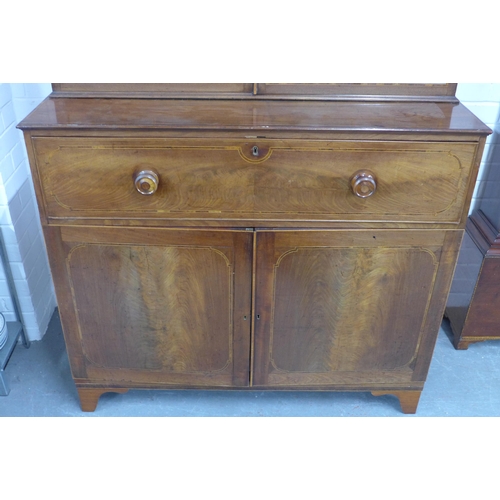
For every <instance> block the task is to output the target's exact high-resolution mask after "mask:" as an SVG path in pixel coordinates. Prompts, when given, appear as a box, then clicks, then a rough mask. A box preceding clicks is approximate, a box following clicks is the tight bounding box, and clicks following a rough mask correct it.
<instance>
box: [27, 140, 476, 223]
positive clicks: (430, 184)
mask: <svg viewBox="0 0 500 500" xmlns="http://www.w3.org/2000/svg"><path fill="white" fill-rule="evenodd" d="M33 143H34V148H35V153H36V158H37V169H38V174H39V176H40V181H41V184H42V189H43V195H44V203H45V206H46V211H47V215H48V217H49V218H51V219H56V218H67V217H71V218H115V217H116V218H149V219H151V218H155V219H176V220H182V219H186V220H192V219H198V220H210V219H211V220H216V219H220V218H223V219H229V220H235V221H238V220H243V219H252V220H253V219H257V220H270V221H271V220H290V221H293V220H304V219H315V220H320V221H321V220H324V221H335V220H346V221H356V220H363V221H378V220H380V221H398V222H406V221H411V222H443V223H455V224H457V223H458V222H459V221H460V217H461V215H462V210H463V204H464V200H465V198H466V195H467V190H468V183H469V177H470V171H471V168H472V164H473V158H474V155H475V152H476V144H475V143H460V144H456V143H449V142H443V143H439V142H436V143H435V142H423V143H415V142H370V141H366V142H363V141H357V142H344V141H342V142H334V141H300V140H288V141H286V140H273V141H270V140H263V139H252V140H249V141H242V140H233V141H231V140H221V139H213V140H210V141H207V140H195V139H186V140H181V139H179V140H167V139H102V138H77V139H75V138H46V137H37V138H35V139H34V140H33ZM141 171H150V172H154V173H155V174H156V175H157V176H158V187H157V191H156V192H155V193H154V194H151V195H141V194H140V193H139V191H138V190H137V189H136V187H135V183H134V176H135V175H137V174H138V173H139V172H141ZM360 171H362V172H365V171H368V172H370V173H372V174H373V175H374V183H375V186H374V187H375V192H374V194H373V195H372V196H369V197H366V198H361V197H359V196H356V195H355V194H354V192H353V188H352V183H351V179H352V177H353V175H355V174H356V172H360ZM148 182H149V181H148Z"/></svg>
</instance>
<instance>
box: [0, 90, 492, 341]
mask: <svg viewBox="0 0 500 500" xmlns="http://www.w3.org/2000/svg"><path fill="white" fill-rule="evenodd" d="M50 91H51V86H50V84H41V83H31V84H22V83H19V84H9V83H3V84H0V229H1V231H2V234H3V237H4V241H5V243H6V246H7V252H8V258H9V261H10V266H11V269H12V273H13V275H14V279H15V284H16V289H17V293H18V295H19V300H20V305H21V312H22V315H23V319H24V322H25V325H26V330H27V334H28V337H29V338H30V340H38V339H41V338H42V336H43V335H44V333H45V331H46V329H47V325H48V322H49V320H50V317H51V315H52V313H53V311H54V308H55V307H56V299H55V295H54V289H53V285H52V279H51V275H50V271H49V267H48V262H47V255H46V251H45V247H44V244H43V239H42V233H41V227H40V222H39V217H38V210H37V207H36V202H35V197H34V192H33V186H32V182H31V177H30V173H29V165H28V160H27V157H26V148H25V146H24V140H23V136H22V133H21V131H19V130H17V129H16V124H17V123H19V122H20V121H21V120H22V119H23V118H24V117H25V116H26V115H27V114H28V113H29V112H31V111H32V110H33V109H34V108H35V107H36V106H37V105H38V103H40V102H41V101H42V100H43V99H44V98H45V97H46V96H47V95H48V94H49V93H50ZM457 97H458V98H459V99H460V100H461V101H462V102H463V103H464V104H465V105H466V106H467V107H468V108H469V109H470V110H471V111H472V112H473V113H474V114H476V115H477V116H478V117H479V118H480V119H481V120H483V121H484V122H485V123H486V124H487V125H488V126H489V127H490V128H492V129H493V130H495V133H494V134H493V136H490V137H489V138H488V140H487V145H486V149H485V153H484V156H483V161H482V163H481V168H480V171H479V177H478V183H477V186H476V190H475V191H474V196H473V203H472V209H474V208H475V207H476V206H479V204H480V203H481V202H484V201H485V200H484V198H485V196H487V195H488V192H490V191H491V190H489V187H491V183H492V182H499V183H500V175H499V176H497V178H498V181H492V180H491V175H490V177H488V173H489V172H492V171H498V172H500V158H499V156H500V145H499V142H500V141H499V135H500V121H499V120H500V84H492V83H475V84H466V83H460V84H459V85H458V88H457ZM499 192H500V191H499ZM0 311H2V312H4V313H5V314H6V317H7V319H8V320H9V321H11V320H13V319H14V317H13V304H12V298H11V297H10V295H9V293H8V289H7V284H6V281H5V275H4V272H3V269H0Z"/></svg>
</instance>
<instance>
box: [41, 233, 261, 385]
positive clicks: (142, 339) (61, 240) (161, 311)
mask: <svg viewBox="0 0 500 500" xmlns="http://www.w3.org/2000/svg"><path fill="white" fill-rule="evenodd" d="M45 230H46V241H47V242H48V243H49V245H50V246H51V247H52V248H51V249H50V250H51V251H50V252H49V253H50V255H51V264H52V269H53V273H54V278H55V279H54V281H55V286H56V291H57V295H58V301H59V308H60V313H61V319H62V324H63V328H64V332H65V337H66V341H67V345H68V352H69V356H70V360H71V366H72V370H73V375H74V377H75V379H77V381H78V379H82V380H84V381H85V382H87V383H89V382H91V383H99V382H102V383H106V384H108V385H109V384H110V383H115V384H118V385H120V386H125V387H127V386H128V387H133V386H134V384H136V385H140V386H148V385H155V384H158V385H167V386H168V385H175V386H191V387H192V386H214V387H217V386H245V385H248V383H249V356H248V353H249V349H250V323H251V321H250V314H251V311H250V308H251V302H250V301H251V259H252V254H251V252H252V234H248V233H245V232H243V231H202V230H200V231H195V230H169V229H156V228H155V229H151V228H85V227H62V228H54V227H48V228H45ZM68 290H71V292H70V293H68Z"/></svg>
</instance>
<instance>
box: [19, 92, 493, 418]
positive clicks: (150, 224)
mask: <svg viewBox="0 0 500 500" xmlns="http://www.w3.org/2000/svg"><path fill="white" fill-rule="evenodd" d="M82 85H83V86H80V87H78V84H56V85H54V90H55V92H54V93H53V95H51V96H50V97H49V98H47V99H46V100H45V101H44V102H43V103H42V104H41V105H40V106H39V107H38V108H37V109H36V110H35V111H34V112H33V113H32V114H31V115H29V116H28V117H27V118H26V119H25V120H24V121H23V122H22V123H21V124H20V128H22V129H23V130H24V132H25V139H26V144H27V148H28V153H29V157H30V164H31V169H32V174H33V180H34V184H35V190H36V194H37V200H38V204H39V208H40V215H41V220H42V225H43V230H44V234H45V240H46V244H47V249H48V253H49V260H50V264H51V268H52V272H53V277H54V283H55V288H56V293H57V298H58V304H59V310H60V315H61V321H62V325H63V330H64V336H65V340H66V344H67V348H68V354H69V358H70V364H71V370H72V374H73V377H74V380H75V383H76V386H77V388H78V391H79V395H80V400H81V405H82V409H83V410H85V411H92V410H94V409H95V407H96V405H97V401H98V398H99V396H100V395H101V394H102V393H104V392H109V391H115V392H125V391H126V390H128V389H131V388H139V389H140V388H158V389H165V388H168V389H174V388H179V389H188V388H206V389H238V390H243V389H247V390H248V389H250V390H251V389H258V390H265V389H268V390H291V389H295V390H334V391H371V392H372V393H373V394H374V395H383V394H393V395H396V396H397V397H398V398H399V400H400V402H401V405H402V408H403V411H404V412H407V413H414V412H415V411H416V408H417V404H418V398H419V396H420V393H421V391H422V389H423V386H424V382H425V379H426V376H427V371H428V368H429V364H430V361H431V357H432V352H433V348H434V344H435V341H436V337H437V333H438V330H439V326H440V322H441V319H442V316H443V311H444V308H445V304H446V299H447V296H448V292H449V288H450V283H451V279H452V276H453V271H454V267H455V264H456V259H457V253H458V250H459V247H460V242H461V239H462V236H463V232H464V227H465V221H466V217H467V211H468V207H469V204H470V199H471V195H472V190H473V187H474V182H475V177H476V174H477V169H478V165H479V162H480V159H481V153H482V148H483V146H484V141H485V137H486V136H487V134H488V133H490V130H489V129H488V128H487V127H485V126H484V125H483V124H482V123H481V122H480V121H479V120H478V119H477V118H476V117H474V116H473V115H472V114H471V113H470V112H469V111H468V110H467V109H466V108H464V107H463V106H462V105H461V104H460V103H459V102H458V101H457V100H456V98H455V97H454V86H453V85H449V84H436V85H435V86H434V87H433V85H431V84H429V85H428V86H424V85H417V86H416V87H414V88H413V87H411V86H399V87H398V86H388V85H386V86H379V87H377V85H375V84H373V85H371V86H370V85H368V86H366V87H364V89H365V90H366V95H365V96H363V95H362V92H363V87H362V86H360V87H356V86H353V85H352V84H351V85H350V86H348V88H347V89H346V88H345V87H342V89H343V92H344V94H342V95H340V94H338V92H339V84H331V85H332V87H328V84H324V85H322V86H320V87H319V88H318V87H314V85H312V84H292V85H290V86H288V87H287V86H286V85H285V84H228V85H227V86H224V85H222V86H221V87H218V86H217V85H215V84H212V85H208V86H205V87H203V86H194V87H189V86H186V87H184V88H183V87H180V88H179V87H175V86H174V87H175V88H172V87H171V86H168V85H166V86H163V87H161V86H160V87H155V88H153V87H147V86H146V87H144V86H142V87H140V86H139V87H138V86H135V85H131V86H125V87H124V86H123V85H118V86H116V87H114V88H111V89H110V87H105V88H103V87H102V86H98V85H96V86H92V85H90V86H89V84H82ZM325 85H326V86H325ZM377 89H379V93H378V94H377ZM380 89H381V90H380ZM395 89H396V90H395ZM414 89H417V90H418V92H415V95H412V90H414ZM326 90H328V92H326ZM182 92H184V94H183V95H179V94H182ZM325 92H326V93H325ZM335 92H337V94H335ZM238 96H239V98H238Z"/></svg>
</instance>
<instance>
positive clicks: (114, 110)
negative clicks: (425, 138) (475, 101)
mask: <svg viewBox="0 0 500 500" xmlns="http://www.w3.org/2000/svg"><path fill="white" fill-rule="evenodd" d="M19 128H21V129H37V128H38V129H42V128H44V129H66V130H72V129H99V130H102V129H108V130H126V129H135V130H137V129H148V130H151V129H163V130H166V129H168V130H185V131H201V130H203V131H207V130H214V131H256V132H264V133H265V132H272V131H288V132H290V131H299V132H316V131H318V132H330V131H332V132H369V133H376V132H404V133H407V132H416V133H422V132H428V133H432V134H446V133H453V134H473V135H476V136H477V135H478V134H479V135H487V134H489V133H491V130H490V129H489V128H488V127H486V126H485V125H484V124H483V123H482V122H481V121H480V120H479V119H478V118H476V117H475V116H474V115H473V114H472V113H471V112H470V111H469V110H468V109H467V108H466V107H465V106H463V105H462V104H460V103H448V102H441V103H431V102H378V103H373V102H337V101H323V102H318V101H273V100H270V101H265V100H256V101H249V100H209V99H205V100H181V99H175V100H174V99H75V98H52V97H49V98H47V99H45V101H43V102H42V103H41V104H40V105H39V106H38V107H37V108H36V109H35V110H34V111H33V112H32V113H31V114H29V115H28V116H27V117H26V118H25V119H24V120H23V121H22V122H21V123H20V124H19Z"/></svg>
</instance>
